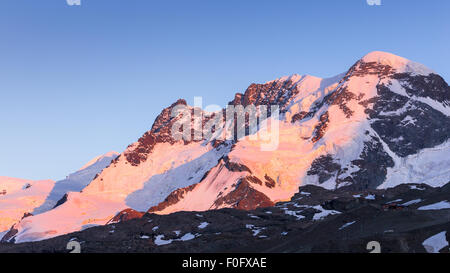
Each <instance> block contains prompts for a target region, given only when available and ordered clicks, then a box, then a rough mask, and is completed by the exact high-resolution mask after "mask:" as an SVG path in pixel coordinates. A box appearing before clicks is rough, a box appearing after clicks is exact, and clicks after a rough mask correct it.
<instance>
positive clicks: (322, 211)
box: [313, 205, 340, 221]
mask: <svg viewBox="0 0 450 273" xmlns="http://www.w3.org/2000/svg"><path fill="white" fill-rule="evenodd" d="M313 208H314V209H316V210H320V212H319V213H316V214H314V217H313V220H315V221H317V220H321V219H323V218H325V217H327V216H329V215H335V214H340V212H339V211H336V210H326V209H324V208H323V207H322V206H320V205H318V206H314V207H313Z"/></svg>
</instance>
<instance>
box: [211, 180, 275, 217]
mask: <svg viewBox="0 0 450 273" xmlns="http://www.w3.org/2000/svg"><path fill="white" fill-rule="evenodd" d="M249 181H254V178H252V177H245V178H243V179H241V180H240V181H239V182H238V184H237V185H236V188H235V189H234V190H233V191H231V192H230V193H228V194H227V195H225V196H221V197H219V198H217V200H216V202H214V205H215V206H216V207H230V208H236V209H241V210H252V209H256V208H258V207H270V206H273V205H274V203H273V202H272V201H270V199H269V198H268V197H267V196H265V195H264V194H263V193H261V192H259V191H257V190H255V189H254V188H252V187H251V186H250V184H249Z"/></svg>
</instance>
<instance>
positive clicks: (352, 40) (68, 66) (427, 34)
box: [0, 0, 450, 180]
mask: <svg viewBox="0 0 450 273" xmlns="http://www.w3.org/2000/svg"><path fill="white" fill-rule="evenodd" d="M381 1H382V5H381V6H369V5H367V3H366V0H345V1H336V0H333V1H331V0H330V1H325V0H323V1H320V0H314V1H312V0H309V1H301V0H292V1H287V0H286V1H283V0H277V1H275V0H270V1H269V0H205V1H201V0H180V1H170V0H167V1H166V0H165V1H149V0H82V2H81V3H82V5H81V6H68V5H67V4H66V1H65V0H2V1H1V2H0V128H1V129H0V148H1V153H2V154H1V157H0V176H11V177H18V178H27V179H55V180H57V179H61V178H64V177H65V176H66V175H67V174H69V173H71V172H73V171H75V170H77V169H78V168H80V167H81V166H83V165H84V164H85V163H86V162H87V161H89V160H90V159H91V158H92V157H94V156H96V155H99V154H103V153H105V152H108V151H110V150H116V151H118V152H122V151H123V150H124V149H125V148H126V147H127V146H128V144H130V143H132V142H134V141H136V140H137V139H138V138H139V137H140V136H141V135H142V134H143V133H144V132H145V131H147V130H148V129H150V127H151V125H152V123H153V120H154V119H155V117H156V115H157V114H158V113H159V112H160V111H161V110H162V108H164V107H166V106H168V105H170V104H171V103H172V102H174V101H175V100H177V99H178V98H185V99H187V100H188V102H190V103H192V102H193V97H194V96H202V97H203V100H204V105H206V104H219V105H224V104H226V102H228V101H230V100H231V99H232V98H233V96H234V93H235V92H243V91H245V89H246V87H247V86H248V85H249V84H250V83H252V82H258V83H260V82H266V81H269V80H273V79H275V78H278V77H280V76H284V75H290V74H293V73H298V74H310V75H315V76H319V77H329V76H333V75H336V74H339V73H341V72H344V71H346V70H347V69H348V68H349V67H350V66H351V65H352V64H353V63H354V62H355V61H357V60H358V59H359V58H361V57H362V56H363V55H365V54H366V53H368V52H370V51H374V50H382V51H388V52H392V53H394V54H397V55H400V56H403V57H406V58H408V59H411V60H414V61H417V62H420V63H423V64H425V65H427V66H428V67H430V68H432V69H434V70H435V71H436V72H438V73H439V74H441V75H442V76H443V77H444V79H446V81H447V82H448V81H449V79H450V66H449V61H450V50H449V45H450V20H449V18H448V17H449V14H450V1H448V0H442V1H437V0H435V1H433V0H431V1H419V0H417V1H413V0H381Z"/></svg>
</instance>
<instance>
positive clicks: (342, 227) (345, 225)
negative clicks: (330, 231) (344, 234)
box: [339, 221, 356, 230]
mask: <svg viewBox="0 0 450 273" xmlns="http://www.w3.org/2000/svg"><path fill="white" fill-rule="evenodd" d="M354 223H356V221H353V222H349V223H345V224H344V225H342V226H341V227H340V228H339V230H342V229H344V228H346V227H348V226H350V225H353V224H354Z"/></svg>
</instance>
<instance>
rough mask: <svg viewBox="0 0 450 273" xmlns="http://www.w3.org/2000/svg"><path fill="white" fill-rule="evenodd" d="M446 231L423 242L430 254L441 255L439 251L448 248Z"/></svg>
mask: <svg viewBox="0 0 450 273" xmlns="http://www.w3.org/2000/svg"><path fill="white" fill-rule="evenodd" d="M446 233H447V232H446V231H442V232H440V233H438V234H436V235H433V236H431V237H430V238H428V239H426V240H425V241H423V243H422V245H423V247H424V248H425V250H426V251H427V252H428V253H439V250H441V249H442V248H444V247H446V246H448V242H447V238H446Z"/></svg>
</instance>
